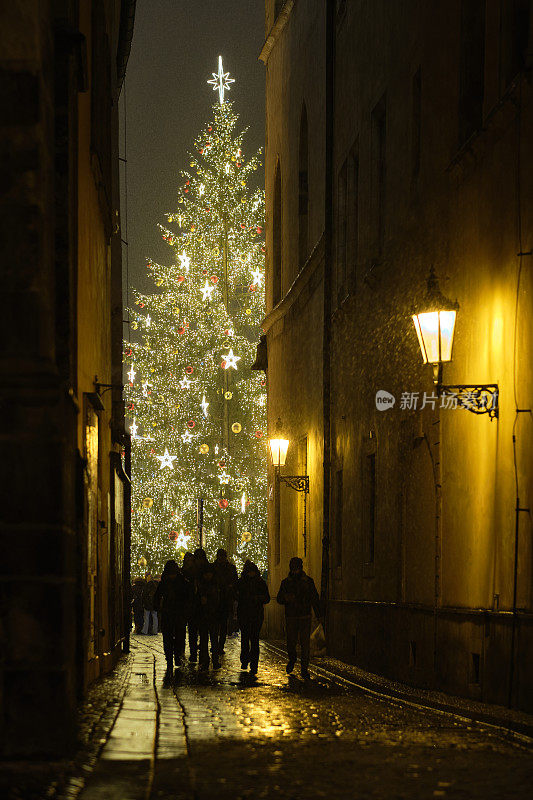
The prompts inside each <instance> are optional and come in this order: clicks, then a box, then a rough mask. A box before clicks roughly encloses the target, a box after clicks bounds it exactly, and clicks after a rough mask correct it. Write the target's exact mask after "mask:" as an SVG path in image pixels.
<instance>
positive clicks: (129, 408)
mask: <svg viewBox="0 0 533 800" xmlns="http://www.w3.org/2000/svg"><path fill="white" fill-rule="evenodd" d="M134 408H135V404H134V403H130V404H129V406H128V411H133V409H134Z"/></svg>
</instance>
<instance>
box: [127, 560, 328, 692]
mask: <svg viewBox="0 0 533 800" xmlns="http://www.w3.org/2000/svg"><path fill="white" fill-rule="evenodd" d="M150 583H153V584H155V586H150ZM148 587H150V588H148ZM138 594H139V593H138ZM140 594H141V597H142V598H144V599H142V602H143V628H142V630H139V625H138V623H140V615H139V617H138V619H136V630H137V631H138V632H142V633H148V631H149V622H150V616H151V615H152V616H153V617H154V619H153V625H154V626H155V627H154V628H153V632H154V633H155V632H157V626H158V624H159V627H160V630H161V632H162V634H163V649H164V652H165V658H166V662H167V670H168V671H169V672H170V671H172V670H173V668H174V666H180V665H181V664H182V662H183V661H184V660H185V645H186V638H187V634H188V640H189V661H190V662H191V663H196V662H197V661H198V662H199V666H200V669H202V670H207V669H208V668H209V665H210V663H212V666H213V669H219V667H220V657H221V656H222V655H223V653H224V645H225V642H226V636H227V632H228V621H229V620H230V619H231V618H232V617H233V609H234V605H235V602H236V607H237V622H238V626H239V629H240V632H241V654H240V656H241V667H242V669H243V670H247V669H248V667H249V668H250V673H251V674H252V675H257V670H258V665H259V635H260V632H261V627H262V625H263V619H264V607H265V605H266V604H267V603H269V602H270V594H269V591H268V587H267V584H266V582H265V581H264V579H263V578H262V577H261V573H260V572H259V569H258V567H257V566H256V565H255V564H254V563H253V562H252V561H246V562H245V564H244V567H243V570H242V572H241V575H240V577H238V575H237V569H236V567H235V565H234V564H232V563H231V562H230V561H229V560H228V557H227V553H226V551H225V550H223V549H219V550H218V551H217V555H216V559H215V561H214V562H213V563H210V562H209V561H208V559H207V556H206V553H205V550H203V549H202V548H198V549H197V550H195V551H194V553H186V554H185V556H184V558H183V565H182V567H180V566H179V565H178V563H177V562H176V561H173V560H170V561H167V563H166V564H165V567H164V570H163V573H162V575H161V580H160V581H159V583H157V582H155V581H148V582H147V583H146V584H145V585H144V587H143V589H142V592H140ZM135 602H136V600H135V585H134V616H135ZM277 602H278V603H280V604H281V605H283V606H285V617H286V631H287V651H288V657H289V660H288V663H287V673H290V672H292V671H293V669H294V665H295V663H296V658H297V654H296V646H297V643H298V640H299V641H300V647H301V674H302V677H303V678H304V679H306V678H308V677H309V672H308V666H309V649H310V648H309V643H310V633H311V609H313V610H314V611H315V614H316V616H317V617H320V603H319V597H318V593H317V590H316V587H315V584H314V581H313V579H312V578H310V577H309V576H308V575H306V574H305V572H304V571H303V563H302V560H301V559H300V558H292V559H291V561H290V564H289V575H288V576H287V577H286V578H285V579H284V580H283V581H282V583H281V586H280V589H279V592H278V595H277ZM146 606H148V608H146Z"/></svg>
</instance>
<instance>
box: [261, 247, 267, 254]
mask: <svg viewBox="0 0 533 800" xmlns="http://www.w3.org/2000/svg"><path fill="white" fill-rule="evenodd" d="M261 252H262V253H266V247H265V246H264V245H263V247H262V248H261Z"/></svg>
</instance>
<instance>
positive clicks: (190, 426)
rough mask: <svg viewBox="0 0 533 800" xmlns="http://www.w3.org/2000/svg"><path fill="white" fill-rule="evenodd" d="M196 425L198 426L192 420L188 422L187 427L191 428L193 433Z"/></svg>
mask: <svg viewBox="0 0 533 800" xmlns="http://www.w3.org/2000/svg"><path fill="white" fill-rule="evenodd" d="M195 425H196V422H195V421H194V420H193V419H190V420H189V421H188V423H187V427H188V428H190V429H191V431H192V429H193V428H194V426H195Z"/></svg>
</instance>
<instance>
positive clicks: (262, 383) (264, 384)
mask: <svg viewBox="0 0 533 800" xmlns="http://www.w3.org/2000/svg"><path fill="white" fill-rule="evenodd" d="M266 385H267V382H266V380H265V379H264V378H263V380H262V381H261V386H266Z"/></svg>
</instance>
